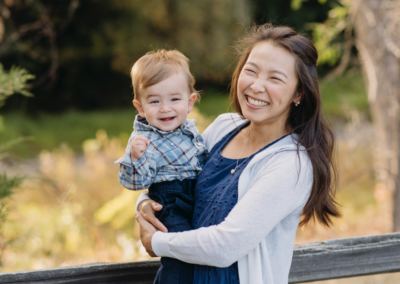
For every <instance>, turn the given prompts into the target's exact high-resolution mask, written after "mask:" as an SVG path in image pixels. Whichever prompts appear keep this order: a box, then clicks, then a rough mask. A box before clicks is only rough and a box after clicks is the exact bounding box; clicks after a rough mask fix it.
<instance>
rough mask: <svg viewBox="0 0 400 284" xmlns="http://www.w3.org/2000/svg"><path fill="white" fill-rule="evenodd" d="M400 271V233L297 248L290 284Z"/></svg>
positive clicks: (330, 241)
mask: <svg viewBox="0 0 400 284" xmlns="http://www.w3.org/2000/svg"><path fill="white" fill-rule="evenodd" d="M399 271H400V233H394V234H386V235H377V236H367V237H357V238H348V239H336V240H329V241H325V242H320V243H310V244H304V245H297V246H295V249H294V254H293V262H292V266H291V269H290V276H289V281H290V283H299V282H311V281H317V280H326V279H335V278H346V277H355V276H363V275H371V274H381V273H389V272H399Z"/></svg>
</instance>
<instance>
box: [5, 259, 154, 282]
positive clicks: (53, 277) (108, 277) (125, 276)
mask: <svg viewBox="0 0 400 284" xmlns="http://www.w3.org/2000/svg"><path fill="white" fill-rule="evenodd" d="M159 266H160V262H159V261H158V260H151V261H141V262H126V263H92V264H84V265H78V266H69V267H60V268H52V269H43V270H32V271H19V272H11V273H0V283H13V284H14V283H15V284H16V283H46V284H56V283H57V284H58V283H82V284H86V283H88V284H89V283H90V284H92V283H96V284H97V283H98V284H103V283H104V284H105V283H107V284H111V283H118V284H122V283H123V284H128V283H129V284H131V283H135V284H152V283H153V280H154V277H155V275H156V272H157V270H158V267H159Z"/></svg>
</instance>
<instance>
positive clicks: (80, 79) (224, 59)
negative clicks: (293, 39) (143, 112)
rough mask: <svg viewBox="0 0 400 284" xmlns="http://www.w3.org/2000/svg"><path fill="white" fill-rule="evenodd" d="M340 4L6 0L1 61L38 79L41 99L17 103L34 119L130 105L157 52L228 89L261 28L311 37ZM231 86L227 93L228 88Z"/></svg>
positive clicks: (201, 83)
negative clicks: (137, 66)
mask: <svg viewBox="0 0 400 284" xmlns="http://www.w3.org/2000/svg"><path fill="white" fill-rule="evenodd" d="M332 1H333V0H327V1H323V0H308V1H303V0H286V1H263V0H250V1H245V0H220V1H212V0H202V1H191V2H190V1H189V2H188V1H184V0H146V1H145V0H123V1H111V0H86V1H79V0H57V1H55V0H0V33H4V35H5V37H4V41H3V42H0V58H1V61H2V63H3V64H4V65H5V67H6V68H9V67H10V66H11V65H13V64H15V65H18V66H23V67H25V68H27V69H29V70H31V72H33V73H34V74H36V75H37V76H36V77H37V79H36V80H35V81H34V82H33V83H32V88H33V90H34V93H35V94H36V98H35V100H28V99H23V100H22V102H21V99H20V98H11V99H10V100H9V102H8V104H7V106H6V108H16V107H17V108H20V109H22V110H25V111H28V112H35V111H39V110H45V111H49V112H51V111H52V112H57V111H60V110H65V109H71V108H80V109H98V108H110V107H120V106H126V105H129V104H130V101H131V98H132V89H131V87H130V84H131V83H130V79H129V71H130V67H131V66H132V65H133V63H134V62H135V61H136V60H137V59H138V58H139V57H140V56H142V55H143V54H145V53H146V52H147V51H149V50H153V49H158V48H171V49H172V48H176V49H179V50H181V51H182V52H183V53H184V54H185V55H187V56H188V57H189V58H190V60H191V69H192V70H193V73H194V75H195V77H196V80H197V82H198V87H199V88H204V87H207V85H215V86H219V88H225V87H226V85H227V84H228V82H229V76H230V72H231V68H233V66H232V64H234V63H233V62H234V59H235V57H234V54H233V52H231V51H230V46H232V45H233V43H234V41H235V40H236V39H237V38H238V37H239V36H241V35H242V34H243V31H244V30H245V28H247V27H248V26H249V25H250V24H252V23H253V22H256V23H263V22H266V21H273V22H275V23H278V24H286V25H290V26H293V27H294V28H295V29H296V30H303V31H304V30H306V28H305V24H306V23H307V22H321V21H324V20H325V19H326V15H327V12H328V10H329V8H330V6H329V5H331V4H330V3H331V2H332ZM221 86H223V87H221Z"/></svg>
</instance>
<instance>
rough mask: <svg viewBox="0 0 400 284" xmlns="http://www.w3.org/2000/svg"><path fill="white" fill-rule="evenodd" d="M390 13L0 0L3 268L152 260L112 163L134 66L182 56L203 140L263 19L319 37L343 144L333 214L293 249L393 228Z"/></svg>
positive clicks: (298, 1)
mask: <svg viewBox="0 0 400 284" xmlns="http://www.w3.org/2000/svg"><path fill="white" fill-rule="evenodd" d="M399 19H400V1H399V0H379V1H376V0H271V1H265V0H218V1H216V0H198V1H185V0H146V1H144V0H121V1H112V0H85V1H79V0H57V1H55V0H0V62H1V65H0V105H1V108H0V115H1V116H0V255H1V266H0V270H1V271H3V272H5V271H16V270H31V269H43V268H51V267H59V266H69V265H77V264H83V263H92V262H122V261H137V260H145V259H149V257H148V256H147V254H146V252H145V251H144V249H143V248H142V246H141V244H140V241H138V228H137V226H135V220H134V213H135V211H134V205H135V201H136V198H137V196H138V194H137V193H135V192H131V191H128V190H126V189H124V188H123V187H122V186H121V185H120V184H119V182H118V178H117V175H118V166H117V165H114V161H115V160H117V159H118V158H119V157H121V156H122V155H123V153H124V151H125V146H126V143H127V140H128V137H129V135H130V133H131V131H132V124H133V119H134V117H135V114H136V112H135V109H134V108H133V106H132V103H131V101H132V97H133V95H132V86H131V82H130V78H129V72H130V68H131V66H132V65H133V63H134V62H135V61H136V60H137V59H138V58H139V57H140V56H142V55H144V54H145V53H146V52H148V51H149V50H154V49H158V48H167V49H175V48H176V49H178V50H180V51H182V52H183V53H184V54H185V55H186V56H187V57H188V58H189V59H190V61H191V63H190V64H191V65H190V67H191V70H192V73H193V74H194V76H195V78H196V88H197V89H199V90H202V99H201V102H200V103H198V104H197V105H196V108H195V110H194V111H193V112H192V113H191V114H190V117H191V118H195V119H196V120H197V125H198V128H199V130H200V132H202V131H203V130H204V129H205V128H206V127H207V125H209V124H210V123H211V122H212V121H213V119H215V118H216V117H217V116H218V115H219V114H221V113H224V112H228V111H229V104H228V96H227V93H228V87H229V82H230V81H229V79H230V76H231V72H232V70H233V68H234V67H235V64H236V59H237V57H236V55H235V50H234V48H233V46H234V43H235V41H236V40H237V39H238V38H239V37H240V36H242V35H243V34H244V32H245V31H246V30H247V29H248V28H249V27H250V26H251V25H253V24H261V23H265V22H272V23H274V24H277V25H288V26H291V27H293V28H294V29H295V30H296V31H298V32H300V33H302V34H304V35H306V36H307V37H309V38H311V39H312V40H313V42H314V43H315V45H316V47H317V49H318V51H319V63H318V72H319V76H320V89H321V94H322V100H323V104H324V113H325V115H326V116H327V117H328V120H329V123H330V124H331V125H332V126H333V127H334V129H335V132H336V135H337V138H338V148H337V151H336V156H337V158H338V162H339V167H340V183H339V191H338V200H339V203H340V204H341V205H342V212H343V218H341V219H337V220H335V221H334V225H333V226H332V227H331V228H325V227H322V226H320V225H318V224H309V225H307V226H305V227H302V228H299V230H298V234H297V238H296V242H297V243H307V242H315V241H322V240H326V239H334V238H347V237H355V236H362V235H373V234H385V233H390V232H393V231H400V196H399V195H400V189H399V190H396V189H397V188H398V187H400V178H399V177H398V176H399V175H398V173H397V171H398V170H397V168H398V164H399V159H400V155H399V142H398V140H399V137H400V135H399V129H400V128H399V125H400V124H399V123H400V118H399V110H398V109H399V101H400V94H399V92H400V91H399V90H400V86H399V84H400V83H399V81H400V80H399V78H400V77H399V75H400V74H399V73H400V61H399V58H400V47H399V46H400V45H399V42H400V41H399V29H398V28H399ZM397 193H399V194H397ZM396 204H399V206H396ZM396 210H397V211H396ZM399 282H400V275H399V274H388V275H376V276H368V277H358V278H353V279H343V280H330V281H323V282H320V283H331V284H333V283H399Z"/></svg>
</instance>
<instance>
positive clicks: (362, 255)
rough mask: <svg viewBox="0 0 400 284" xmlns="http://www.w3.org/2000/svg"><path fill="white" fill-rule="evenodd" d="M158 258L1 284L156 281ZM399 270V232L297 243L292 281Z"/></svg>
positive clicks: (2, 276) (7, 278) (2, 277)
mask: <svg viewBox="0 0 400 284" xmlns="http://www.w3.org/2000/svg"><path fill="white" fill-rule="evenodd" d="M159 265H160V263H159V261H157V260H156V261H143V262H129V263H95V264H85V265H80V266H72V267H61V268H53V269H45V270H37V271H22V272H11V273H0V283H51V284H53V283H54V284H55V283H99V284H102V283H137V284H147V283H149V284H150V283H153V279H154V276H155V274H156V272H157V269H158V266H159ZM398 271H400V233H396V234H387V235H378V236H368V237H358V238H349V239H337V240H329V241H325V242H320V243H310V244H304V245H296V246H295V249H294V253H293V262H292V267H291V270H290V276H289V280H290V281H289V283H299V282H311V281H317V280H326V279H334V278H345V277H354V276H362V275H369V274H379V273H389V272H398Z"/></svg>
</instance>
